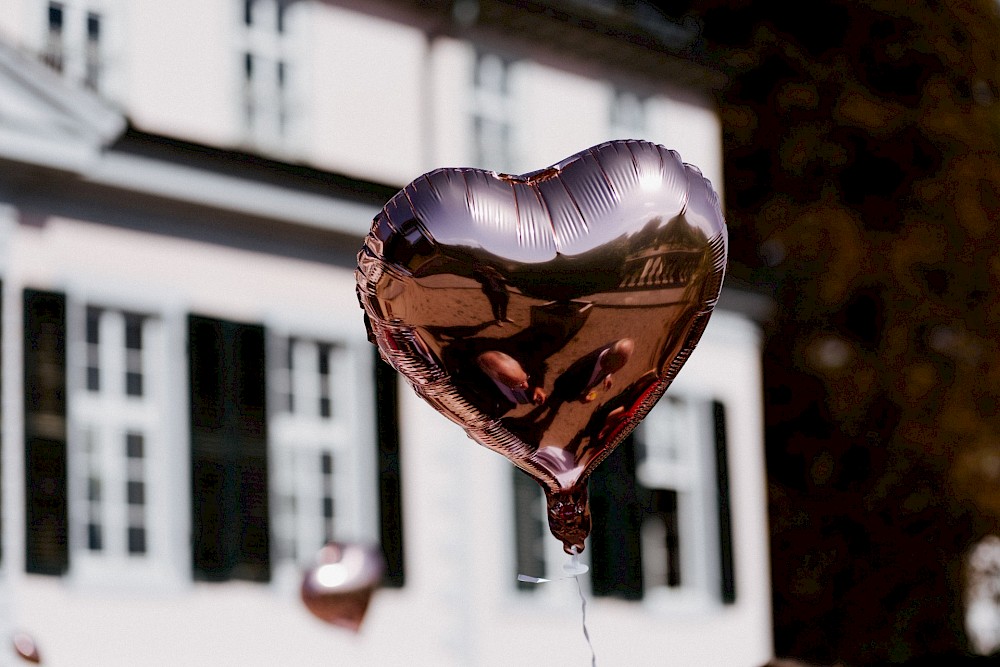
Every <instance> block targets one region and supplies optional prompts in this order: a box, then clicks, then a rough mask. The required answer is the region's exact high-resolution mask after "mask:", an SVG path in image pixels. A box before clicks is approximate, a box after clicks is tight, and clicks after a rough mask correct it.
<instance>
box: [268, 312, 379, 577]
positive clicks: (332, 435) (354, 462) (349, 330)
mask: <svg viewBox="0 0 1000 667" xmlns="http://www.w3.org/2000/svg"><path fill="white" fill-rule="evenodd" d="M324 320H326V321H324ZM268 321H269V322H270V324H269V325H267V331H268V335H267V350H268V357H269V358H270V359H271V361H270V362H269V365H268V375H269V377H270V378H271V380H270V381H269V382H268V387H267V391H268V405H269V409H268V412H269V414H268V430H269V441H268V450H269V451H268V455H269V460H270V461H271V462H272V463H271V533H272V536H273V539H272V546H271V551H272V572H273V580H274V582H275V584H276V585H277V586H278V587H281V588H291V587H294V586H297V585H298V583H299V577H300V573H301V571H302V567H303V566H304V565H308V564H309V563H311V562H312V560H313V558H314V557H315V555H316V553H317V552H318V551H319V549H320V547H321V546H322V544H319V545H317V546H316V547H315V548H314V549H310V548H309V547H308V545H307V544H305V543H303V542H302V540H304V539H305V537H304V536H302V535H296V536H294V537H293V539H295V540H296V543H297V546H296V550H295V554H294V558H293V557H290V554H288V553H284V552H283V547H282V540H287V539H289V533H290V531H289V529H288V526H287V524H286V523H285V522H286V521H287V520H288V513H287V511H285V509H284V508H282V507H281V506H280V505H281V503H282V502H283V501H284V500H283V499H284V498H286V497H287V496H288V494H287V492H286V490H285V489H283V488H282V484H283V483H285V476H286V475H285V471H283V470H281V468H280V466H282V464H283V463H282V462H284V461H286V460H287V453H288V452H289V451H295V450H297V451H300V452H302V451H305V452H309V453H320V452H321V451H329V452H331V453H332V454H333V457H334V459H333V466H334V470H333V480H332V481H333V504H334V517H333V526H332V527H333V538H334V539H335V540H339V541H347V542H362V543H366V544H374V545H377V544H379V542H380V537H381V536H380V512H379V507H380V502H379V499H380V489H379V469H378V466H377V464H378V446H377V441H376V430H377V424H376V406H375V367H374V359H373V357H372V354H371V344H370V343H368V341H367V340H366V339H364V338H363V337H362V336H361V335H359V332H358V331H357V330H356V329H355V328H353V327H349V326H347V325H348V323H345V322H337V321H336V320H334V319H333V318H330V319H328V318H326V317H317V316H316V315H315V314H312V317H310V318H308V320H307V319H306V318H305V317H296V316H295V315H293V314H285V315H278V316H274V317H271V318H269V319H268ZM289 339H292V340H298V341H305V342H306V343H307V344H309V345H310V346H329V347H330V349H331V350H335V351H336V357H337V358H336V359H334V360H332V361H331V363H332V366H331V369H330V370H331V373H330V374H328V375H327V378H328V379H329V381H330V382H331V385H330V397H331V398H332V400H333V402H334V405H333V406H332V413H331V418H330V419H329V420H327V419H325V418H322V417H320V416H319V415H318V410H316V411H310V412H308V413H306V415H307V416H306V418H304V419H301V420H300V419H297V418H296V413H294V412H289V411H288V410H287V396H288V393H287V388H288V379H287V376H286V378H281V373H282V372H283V370H282V369H281V367H282V366H287V358H288V355H287V347H286V345H287V342H288V341H289ZM313 349H317V347H313ZM304 356H306V355H300V358H302V357H304ZM335 368H339V369H340V370H341V372H342V373H343V375H344V377H342V378H340V379H339V380H338V379H337V378H335V377H334V373H333V371H334V369H335ZM276 371H277V372H276ZM293 372H294V371H293ZM291 377H292V378H293V382H294V375H292V376H291ZM298 385H299V386H300V387H301V386H302V385H303V382H302V380H301V379H300V380H299V382H298ZM293 396H295V394H293ZM311 398H315V399H317V405H316V406H314V407H316V408H318V400H319V399H320V393H319V392H316V393H315V395H313V396H311ZM338 399H339V402H341V403H343V405H342V406H338V405H337V404H336V403H337V402H338ZM293 402H295V403H299V402H301V400H300V398H298V397H296V398H293ZM324 422H326V423H325V424H324ZM298 437H306V438H311V439H315V438H317V437H321V438H328V439H329V440H327V442H328V443H329V445H326V444H323V445H320V446H318V447H317V446H316V445H315V444H314V443H312V442H310V443H308V444H304V445H303V444H297V443H296V438H298ZM307 469H308V466H307ZM316 472H317V477H321V475H322V472H321V470H320V469H319V464H318V462H317V464H316ZM366 480H367V481H366ZM314 481H316V480H314ZM321 483H322V482H320V484H321ZM298 518H300V516H299V515H297V516H296V519H298ZM319 518H321V519H322V517H319ZM312 532H313V534H314V535H315V534H319V532H321V531H318V530H315V529H314V530H313V531H312Z"/></svg>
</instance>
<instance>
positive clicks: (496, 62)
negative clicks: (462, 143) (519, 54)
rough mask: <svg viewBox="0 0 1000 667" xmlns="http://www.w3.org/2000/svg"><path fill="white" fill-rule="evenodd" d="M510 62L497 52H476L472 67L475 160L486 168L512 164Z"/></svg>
mask: <svg viewBox="0 0 1000 667" xmlns="http://www.w3.org/2000/svg"><path fill="white" fill-rule="evenodd" d="M510 69H511V65H510V62H509V61H507V60H505V59H504V58H502V57H501V56H499V55H497V54H495V53H488V52H480V53H477V54H476V61H475V65H474V71H473V81H472V86H473V98H472V118H471V121H472V160H473V164H474V165H475V166H477V167H480V168H483V169H493V170H495V171H502V172H510V171H511V170H512V168H513V163H514V156H513V150H512V143H511V142H512V122H511V115H512V109H511V107H512V102H511V90H510Z"/></svg>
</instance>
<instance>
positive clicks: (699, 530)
mask: <svg viewBox="0 0 1000 667" xmlns="http://www.w3.org/2000/svg"><path fill="white" fill-rule="evenodd" d="M714 423H715V419H714V414H713V398H712V397H709V396H698V395H696V394H691V393H685V392H680V391H672V390H668V391H667V393H666V394H665V395H664V396H663V398H661V399H660V401H659V402H658V403H657V404H656V405H655V406H654V407H653V409H652V410H650V412H649V414H647V415H646V417H645V418H644V419H643V421H642V422H640V423H639V426H638V427H637V428H636V430H635V438H636V484H638V485H641V486H642V487H643V488H644V489H648V490H660V489H662V490H669V491H674V492H676V494H677V523H678V525H677V532H678V538H677V543H678V550H679V554H678V558H677V560H678V561H679V565H680V581H679V584H678V585H676V586H670V585H666V584H663V583H654V582H655V581H656V579H657V578H659V577H658V576H654V575H659V574H660V572H663V571H664V568H663V563H656V562H653V559H652V558H650V554H651V552H652V551H653V550H654V549H658V546H654V544H653V543H652V540H653V538H654V537H658V536H659V535H658V534H657V533H654V532H653V531H652V529H651V526H650V525H649V524H648V523H647V522H643V526H642V527H641V528H640V544H641V553H642V567H643V589H644V590H643V601H644V602H645V603H646V604H649V605H655V606H661V607H673V606H678V607H683V608H685V609H694V608H702V607H709V606H713V605H718V604H721V602H722V601H721V597H720V591H719V585H718V582H719V581H720V570H721V558H722V556H721V553H720V549H719V507H718V488H717V486H718V475H717V474H716V442H715V438H716V433H715V428H714ZM664 555H665V554H664Z"/></svg>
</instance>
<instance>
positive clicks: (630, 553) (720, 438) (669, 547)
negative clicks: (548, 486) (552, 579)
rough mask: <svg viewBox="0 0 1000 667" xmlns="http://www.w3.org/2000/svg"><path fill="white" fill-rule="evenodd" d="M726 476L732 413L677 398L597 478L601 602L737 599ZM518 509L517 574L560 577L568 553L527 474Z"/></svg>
mask: <svg viewBox="0 0 1000 667" xmlns="http://www.w3.org/2000/svg"><path fill="white" fill-rule="evenodd" d="M726 468H727V463H726V440H725V408H724V406H723V405H722V404H721V403H718V402H715V401H711V400H705V399H696V398H689V397H686V396H681V395H677V394H671V393H670V392H668V394H667V395H666V396H665V397H664V398H662V399H661V400H660V402H659V403H658V404H657V405H656V407H654V408H653V410H651V411H650V413H649V414H648V415H647V416H646V418H645V419H644V420H643V421H642V422H641V423H640V425H639V427H638V428H637V429H636V431H635V433H634V435H633V436H632V437H630V438H629V439H627V440H626V441H624V442H623V443H621V444H620V445H619V447H618V448H617V449H616V450H615V452H614V453H613V454H612V455H611V456H609V457H608V458H607V459H605V461H604V462H603V463H601V465H600V466H598V467H597V469H595V471H594V473H593V474H592V476H591V481H590V496H591V498H590V503H591V510H592V515H593V531H592V533H591V537H590V540H589V544H588V546H587V550H586V551H585V552H584V555H585V556H588V557H589V558H590V563H591V573H590V576H591V583H592V586H593V589H594V594H595V595H602V596H615V597H620V598H624V599H627V600H641V599H649V600H653V601H656V600H663V601H671V600H674V601H677V602H679V603H696V604H704V603H706V602H709V603H710V602H713V601H715V602H722V603H729V602H732V601H733V600H735V582H734V580H733V570H732V553H731V548H732V540H731V531H730V525H729V500H728V498H729V489H728V475H727V471H726ZM514 507H515V512H516V516H515V526H516V531H517V532H516V535H515V549H516V554H517V559H516V560H517V567H518V571H519V572H521V573H524V574H529V575H531V576H541V577H545V576H547V575H548V576H551V575H552V574H557V573H559V571H560V570H559V564H560V563H562V562H565V555H563V553H562V548H561V545H560V544H559V543H558V542H557V541H556V540H554V539H550V538H549V537H548V527H547V525H546V518H545V508H544V500H543V498H542V493H541V490H540V488H538V484H537V483H535V482H534V481H533V480H531V479H530V478H528V477H527V476H526V475H524V474H523V473H521V472H520V471H517V472H516V473H515V476H514ZM519 587H520V588H522V589H524V590H526V591H533V590H537V587H534V586H533V585H531V584H527V585H524V584H520V585H519Z"/></svg>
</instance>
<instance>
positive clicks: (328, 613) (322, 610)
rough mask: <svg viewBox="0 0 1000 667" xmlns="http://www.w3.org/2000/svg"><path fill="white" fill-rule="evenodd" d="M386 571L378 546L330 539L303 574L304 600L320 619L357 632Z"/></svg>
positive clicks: (302, 592) (302, 588) (302, 593)
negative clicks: (331, 540)
mask: <svg viewBox="0 0 1000 667" xmlns="http://www.w3.org/2000/svg"><path fill="white" fill-rule="evenodd" d="M384 571H385V564H384V561H383V558H382V554H381V552H380V551H379V550H378V549H377V548H375V547H372V546H368V545H360V544H348V543H338V542H331V543H329V544H327V545H326V546H324V547H323V548H322V549H320V551H319V553H318V554H317V556H316V562H315V564H314V565H313V566H312V567H311V568H310V569H309V570H308V571H307V572H306V573H305V574H304V575H303V577H302V587H301V597H302V602H303V604H305V606H306V609H308V610H309V611H310V612H311V613H312V615H313V616H315V617H316V618H318V619H320V620H321V621H324V622H326V623H330V624H331V625H336V626H339V627H342V628H346V629H348V630H351V631H352V632H358V631H359V630H360V629H361V623H362V621H363V620H364V618H365V613H366V612H367V611H368V604H369V602H370V601H371V597H372V594H373V593H374V592H375V589H376V588H377V587H378V586H379V584H380V583H381V581H382V574H383V572H384Z"/></svg>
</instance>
